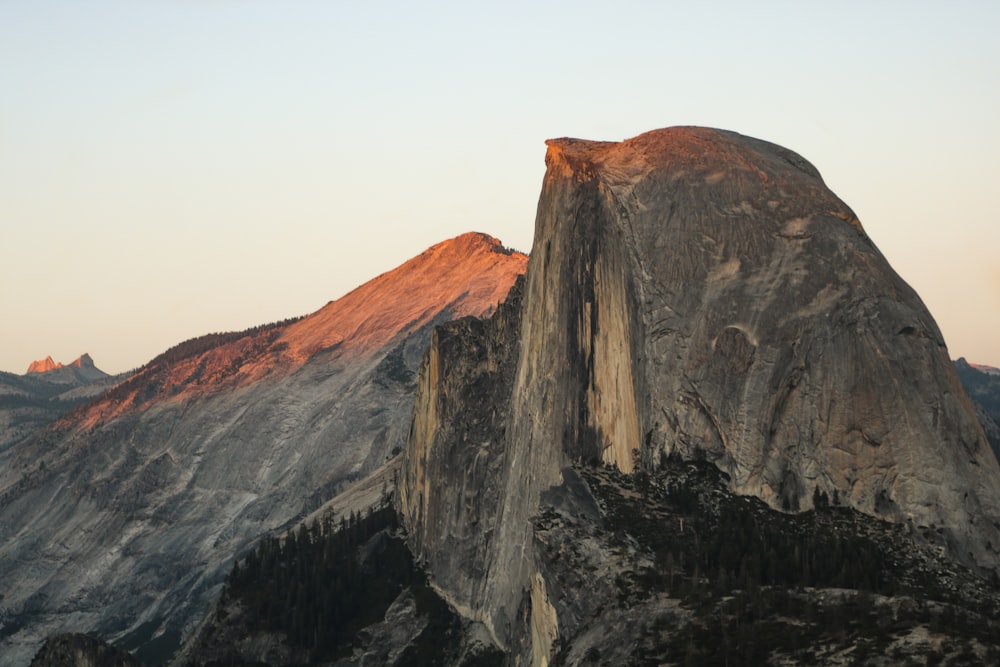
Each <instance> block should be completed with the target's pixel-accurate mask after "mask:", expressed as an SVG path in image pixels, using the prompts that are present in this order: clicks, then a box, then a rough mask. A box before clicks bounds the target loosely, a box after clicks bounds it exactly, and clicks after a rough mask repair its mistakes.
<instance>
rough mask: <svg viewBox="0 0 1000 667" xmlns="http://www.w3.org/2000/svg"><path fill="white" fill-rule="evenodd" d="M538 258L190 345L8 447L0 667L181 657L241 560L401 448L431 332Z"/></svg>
mask: <svg viewBox="0 0 1000 667" xmlns="http://www.w3.org/2000/svg"><path fill="white" fill-rule="evenodd" d="M526 262H527V258H526V256H525V255H523V254H521V253H517V252H513V251H510V250H507V249H505V248H504V247H503V246H502V245H501V244H500V243H499V242H498V241H497V240H496V239H493V238H491V237H489V236H486V235H483V234H466V235H463V236H460V237H458V238H455V239H452V240H450V241H446V242H444V243H441V244H438V245H436V246H434V247H432V248H430V249H428V250H427V251H426V252H424V253H423V254H421V255H420V256H418V257H416V258H414V259H412V260H410V261H408V262H406V263H405V264H403V265H402V266H400V267H398V268H396V269H395V270H393V271H390V272H388V273H385V274H383V275H381V276H378V277H377V278H375V279H373V280H372V281H370V282H368V283H366V284H365V285H363V286H361V287H359V288H357V289H356V290H354V291H353V292H351V293H350V294H347V295H346V296H344V297H342V298H341V299H338V300H337V301H334V302H331V303H330V304H328V305H326V306H325V307H324V308H322V309H320V310H319V311H317V312H316V313H314V314H312V315H310V316H308V317H304V318H301V319H299V320H296V321H294V322H286V323H279V324H276V325H268V326H262V327H257V328H255V329H252V330H250V331H247V332H242V333H239V334H213V335H209V336H205V337H202V338H198V339H194V340H192V341H187V342H185V343H182V344H181V345H178V346H177V347H175V348H173V349H172V350H169V351H167V352H166V353H164V354H163V355H161V356H160V357H158V358H157V359H154V360H153V361H152V362H150V363H149V364H147V366H145V367H144V368H142V369H140V370H139V371H137V372H136V373H135V374H134V375H132V376H131V377H130V378H128V379H127V380H125V381H124V382H122V383H120V384H119V385H117V386H116V387H115V388H113V389H112V390H110V391H108V392H107V393H105V394H104V395H103V396H101V397H100V398H99V399H97V400H95V401H93V402H92V403H90V404H88V405H85V406H83V407H81V408H79V409H77V410H75V411H74V412H72V413H71V414H69V415H67V416H66V417H64V418H63V419H62V420H60V421H59V422H58V423H57V424H56V425H55V426H54V427H53V428H51V429H49V430H46V431H43V432H41V433H38V434H36V435H34V436H33V437H31V438H29V439H27V440H25V441H23V442H21V443H18V445H17V446H15V447H12V448H10V449H9V450H7V451H6V452H0V527H2V528H0V533H2V534H3V535H4V536H5V539H4V540H2V541H0V580H2V581H4V582H9V583H10V585H9V586H7V587H5V589H4V591H3V594H4V597H3V598H2V599H0V621H2V622H3V623H4V624H5V625H8V624H10V625H8V627H10V628H11V631H10V632H9V633H7V634H6V635H5V636H4V638H3V640H2V642H0V656H3V657H2V658H0V664H23V662H26V660H24V658H25V656H27V657H28V658H30V656H31V655H32V654H33V653H34V651H35V650H36V649H37V645H38V644H39V643H40V641H41V640H42V639H43V638H44V637H46V636H49V635H52V634H55V633H57V632H67V631H73V632H88V633H93V634H95V635H98V636H101V637H103V638H105V639H108V640H111V641H114V642H115V643H116V644H117V645H120V646H125V647H126V648H129V649H130V650H131V649H136V653H137V655H138V656H139V657H140V658H142V659H144V660H145V659H147V658H149V657H150V656H155V657H163V656H164V655H168V654H169V651H170V650H172V648H175V647H176V645H177V643H178V642H179V640H180V638H181V636H182V634H183V633H185V632H186V631H188V630H189V629H190V627H191V625H193V624H194V623H196V622H197V621H198V620H199V619H200V614H201V613H202V612H203V611H204V610H205V609H206V608H207V606H208V604H209V603H210V601H211V600H212V599H213V598H214V596H215V594H216V593H217V591H218V589H219V586H220V583H221V580H222V577H223V576H224V575H225V574H226V573H227V572H228V570H229V569H230V567H231V566H232V562H233V559H234V558H235V557H237V556H241V555H243V553H245V552H246V550H247V549H248V548H249V547H250V545H251V544H252V543H253V542H254V541H255V540H256V539H257V538H258V537H259V536H260V535H261V534H264V533H266V532H268V531H271V530H275V529H278V528H280V527H282V526H284V525H286V524H288V523H289V522H291V521H294V520H295V519H296V518H298V517H301V516H303V515H304V514H305V513H308V512H310V511H312V510H314V509H316V508H317V507H318V506H319V505H320V504H321V503H322V502H324V501H326V500H328V499H329V498H330V497H331V496H332V495H334V494H335V493H336V491H337V490H338V489H340V488H342V487H343V486H344V485H345V484H346V483H347V482H349V481H350V480H352V479H356V478H358V477H361V476H363V475H365V474H366V473H368V472H370V471H372V470H374V469H376V468H377V467H379V466H380V465H382V464H383V463H384V462H385V460H386V458H387V457H390V456H391V455H392V454H393V453H394V452H396V451H398V450H399V449H400V448H401V447H402V446H403V444H404V443H405V437H406V432H407V428H408V426H409V421H410V414H411V407H412V397H413V392H414V388H415V371H416V369H417V366H418V365H419V362H420V359H421V357H422V355H423V353H424V350H425V349H426V347H427V344H428V341H429V338H430V335H431V331H432V330H433V328H434V326H435V325H437V324H441V323H443V322H445V321H448V320H451V319H453V318H455V317H462V316H466V315H477V316H483V315H488V314H490V313H491V312H492V311H493V310H494V309H495V308H496V306H497V304H498V302H500V301H501V300H503V298H504V297H505V295H506V293H507V291H508V290H509V288H510V286H511V284H512V283H513V282H514V279H515V278H516V276H518V275H520V274H521V273H523V271H524V268H525V265H526ZM6 536H12V537H13V538H14V539H6ZM18 660H21V661H22V662H18Z"/></svg>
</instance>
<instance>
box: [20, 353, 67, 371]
mask: <svg viewBox="0 0 1000 667" xmlns="http://www.w3.org/2000/svg"><path fill="white" fill-rule="evenodd" d="M62 367H63V365H62V364H61V363H56V362H55V361H53V359H52V357H51V356H48V357H45V358H44V359H36V360H35V361H32V362H31V363H30V364H28V372H29V373H48V372H49V371H54V370H56V369H57V368H62Z"/></svg>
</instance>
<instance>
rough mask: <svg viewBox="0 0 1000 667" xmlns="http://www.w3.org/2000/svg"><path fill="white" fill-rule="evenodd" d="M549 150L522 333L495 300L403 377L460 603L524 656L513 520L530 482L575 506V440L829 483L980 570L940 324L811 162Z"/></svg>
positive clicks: (800, 491)
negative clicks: (943, 541)
mask: <svg viewBox="0 0 1000 667" xmlns="http://www.w3.org/2000/svg"><path fill="white" fill-rule="evenodd" d="M548 145H549V149H548V153H547V156H546V164H547V167H548V169H547V172H546V175H545V180H544V184H543V187H542V194H541V198H540V201H539V205H538V216H537V221H536V230H535V240H534V245H533V249H532V256H531V261H530V263H529V267H528V274H527V281H526V286H525V290H524V297H523V306H522V308H521V321H520V326H519V334H518V339H519V340H518V342H517V343H516V346H517V349H516V350H513V351H511V350H506V351H505V350H503V349H502V347H497V346H496V345H494V343H496V342H497V341H509V340H510V339H511V338H513V336H512V334H511V333H510V330H509V326H508V325H507V324H505V321H513V319H514V315H513V314H510V315H506V316H504V317H503V318H498V319H495V320H494V321H493V323H492V324H490V325H488V326H486V327H485V328H484V331H482V332H478V333H477V332H472V331H469V332H468V333H467V334H466V333H464V332H463V331H462V330H461V329H460V328H458V327H455V326H454V325H453V326H451V327H449V328H447V329H446V330H445V331H444V332H442V333H440V334H438V336H437V337H436V338H435V340H434V342H433V344H432V347H431V350H430V352H429V354H428V356H427V360H426V363H425V365H424V367H423V370H422V373H421V380H420V386H419V389H418V395H417V409H416V412H415V418H414V423H413V428H412V431H411V435H410V441H409V445H408V449H407V451H406V455H405V456H406V458H405V460H404V473H403V476H402V488H401V490H400V496H399V497H400V507H401V509H402V510H403V512H404V515H405V516H406V521H407V525H408V527H409V530H410V534H411V543H412V544H413V546H414V549H415V551H416V553H417V555H418V557H420V558H421V559H423V560H425V561H426V562H427V565H428V568H429V570H430V572H431V573H432V576H433V578H434V580H435V582H436V584H437V585H438V586H439V587H440V588H441V589H442V592H443V593H444V594H445V595H446V596H447V597H448V598H449V599H451V600H452V601H453V602H454V603H455V606H456V608H458V609H459V610H461V611H463V612H464V613H466V614H467V615H469V616H471V617H473V618H475V619H477V620H481V621H483V622H484V623H485V624H486V626H487V627H488V628H490V629H491V631H492V632H493V635H494V639H495V640H496V641H497V643H498V644H499V645H500V646H501V647H503V648H505V649H508V650H511V651H513V652H514V654H515V655H518V656H521V657H522V658H523V659H525V660H527V659H529V658H530V659H531V660H532V661H533V662H535V663H536V664H544V663H545V661H546V660H547V659H548V656H549V655H551V654H552V646H551V645H550V643H551V641H552V638H554V637H556V636H557V635H558V634H559V628H558V624H559V618H558V614H556V613H554V611H553V610H554V607H553V598H552V597H551V595H550V594H549V593H548V591H550V590H551V586H550V585H549V584H547V583H546V581H545V578H544V573H543V572H542V571H541V570H540V568H539V567H538V563H537V558H536V555H535V554H534V552H533V549H532V546H531V545H532V528H531V523H530V519H531V518H532V517H533V516H535V515H537V513H538V510H539V506H540V498H541V497H542V494H543V493H545V492H546V491H547V490H549V489H553V490H552V491H551V492H550V495H552V494H554V496H553V497H558V498H561V500H559V501H558V502H559V503H566V502H570V501H572V502H574V503H576V504H578V505H579V506H580V508H581V510H580V511H584V509H583V508H585V507H586V506H587V503H588V500H587V496H588V494H587V492H586V489H585V486H584V485H582V484H580V483H579V482H578V480H577V478H576V477H575V475H574V474H573V473H572V471H571V470H569V469H568V468H567V464H568V463H569V462H570V461H573V460H576V459H579V458H585V459H590V458H599V459H601V460H603V461H604V462H606V463H611V464H614V465H616V466H617V467H618V468H620V469H621V470H623V471H630V470H632V469H633V466H635V465H641V466H643V467H645V468H648V469H653V468H655V467H656V466H658V465H659V464H660V461H661V458H662V457H663V455H664V454H669V453H672V452H678V453H680V454H681V455H683V456H684V457H688V458H702V457H704V458H707V459H709V460H711V461H713V462H714V463H715V464H716V465H717V466H718V467H719V468H720V469H721V470H722V471H724V472H725V473H726V474H727V475H728V476H729V479H730V484H731V487H732V489H733V490H735V491H737V492H739V493H743V494H751V495H755V496H758V497H760V498H761V499H763V500H764V501H766V502H767V503H769V504H770V505H771V506H773V507H775V508H778V509H785V510H797V509H805V508H808V507H809V506H811V503H812V496H813V493H814V491H815V490H816V489H819V491H822V492H826V493H827V494H829V495H832V494H833V492H834V491H837V492H838V494H839V497H840V499H841V501H842V502H843V503H845V504H849V505H851V506H853V507H855V508H857V509H859V510H861V511H863V512H866V513H869V514H873V515H877V516H880V517H884V518H886V519H889V520H892V521H896V522H912V523H913V524H915V525H926V526H931V525H933V526H936V527H938V528H940V529H941V530H942V531H943V532H944V534H946V535H947V536H948V539H949V540H950V546H951V553H952V554H953V556H954V557H956V558H958V559H960V560H963V561H966V562H977V563H979V564H981V565H985V566H989V567H992V566H995V565H996V564H997V552H996V551H995V550H994V547H993V546H992V545H1000V530H998V527H1000V523H998V522H1000V467H998V465H997V462H996V460H995V458H994V457H993V455H992V453H991V452H990V450H989V447H988V445H987V442H986V438H985V436H984V435H983V431H982V428H981V427H980V426H979V424H978V423H977V422H976V417H975V414H974V411H973V408H972V404H971V403H970V401H969V399H968V397H967V396H966V394H965V392H964V391H963V390H962V388H961V386H960V384H959V382H958V379H957V377H956V375H955V372H954V370H953V369H952V367H951V363H950V361H949V359H948V355H947V350H946V349H945V345H944V341H943V340H942V337H941V334H940V332H939V331H938V328H937V326H936V325H935V323H934V321H933V319H932V318H931V316H930V314H929V313H928V312H927V310H926V308H925V307H924V306H923V304H922V303H921V302H920V299H919V298H918V297H917V295H916V294H915V293H914V292H913V290H912V289H910V287H909V286H907V285H906V283H905V282H903V280H902V279H900V277H899V276H897V275H896V274H895V272H893V270H892V269H891V268H890V267H889V265H888V263H887V262H886V260H885V259H884V258H883V257H882V255H881V254H880V253H879V252H878V250H877V249H876V248H875V246H874V245H873V244H872V242H871V240H870V239H869V238H868V237H867V236H866V235H865V232H864V230H863V229H862V226H861V224H860V222H859V221H858V219H857V218H856V217H855V215H854V213H853V212H852V211H851V210H850V209H849V208H848V207H847V206H846V205H845V204H844V203H843V202H841V201H840V200H839V199H838V198H837V197H836V196H835V195H834V194H833V193H832V192H830V190H829V189H827V187H826V186H825V185H824V183H823V181H822V179H821V177H820V175H819V173H818V172H817V171H816V169H815V168H814V167H813V166H812V165H811V164H809V163H808V162H807V161H806V160H804V159H803V158H801V157H800V156H798V155H797V154H795V153H793V152H791V151H789V150H787V149H784V148H781V147H779V146H776V145H774V144H770V143H766V142H763V141H759V140H756V139H751V138H748V137H744V136H741V135H738V134H735V133H732V132H725V131H720V130H712V129H702V128H671V129H666V130H659V131H655V132H650V133H647V134H644V135H641V136H639V137H636V138H634V139H631V140H628V141H624V142H621V143H600V142H588V141H579V140H573V139H560V140H554V141H549V142H548ZM456 340H459V344H455V341H456ZM507 378H509V381H508V379H507ZM480 384H485V385H490V384H493V385H494V386H492V388H491V389H489V391H486V390H482V391H480V390H475V389H472V390H470V388H472V387H477V386H479V385H480ZM490 392H492V393H490ZM503 395H507V396H509V402H508V403H506V404H504V402H503V401H502V397H503ZM470 397H471V400H470ZM484 424H486V425H487V428H483V425H484ZM567 499H569V500H567ZM573 499H575V500H573ZM549 502H555V501H554V500H551V499H550V501H549ZM470 542H472V543H475V544H470Z"/></svg>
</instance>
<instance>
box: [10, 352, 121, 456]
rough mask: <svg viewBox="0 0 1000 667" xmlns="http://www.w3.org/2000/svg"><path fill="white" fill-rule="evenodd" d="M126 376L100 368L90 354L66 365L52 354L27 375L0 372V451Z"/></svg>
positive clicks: (32, 366) (35, 363) (30, 369)
mask: <svg viewBox="0 0 1000 667" xmlns="http://www.w3.org/2000/svg"><path fill="white" fill-rule="evenodd" d="M123 377H124V376H111V375H108V374H107V373H105V372H104V371H102V370H101V369H99V368H97V367H96V366H95V365H94V361H93V359H91V358H90V355H89V354H84V355H82V356H81V357H80V358H78V359H77V360H76V361H74V362H73V363H71V364H69V365H65V366H64V365H63V364H61V363H58V362H55V361H53V360H52V357H47V358H46V359H44V360H42V361H34V362H32V363H31V365H30V366H29V367H28V372H27V373H25V374H24V375H16V374H14V373H4V372H0V452H3V451H4V450H5V449H7V448H8V447H10V446H11V445H13V444H15V443H17V442H20V441H21V440H23V439H24V438H26V437H28V436H29V435H31V434H32V433H34V432H36V431H37V430H39V429H40V428H43V427H45V426H47V425H49V424H50V423H52V422H54V421H56V420H57V419H59V418H60V417H62V416H63V415H64V414H66V413H67V412H69V411H71V410H72V409H73V408H75V407H78V406H80V405H82V404H84V403H86V402H87V401H89V400H91V399H92V398H94V397H95V396H98V395H100V394H102V393H103V392H105V391H107V390H108V389H109V388H110V387H112V386H113V385H114V384H116V383H117V382H119V381H120V380H122V379H123Z"/></svg>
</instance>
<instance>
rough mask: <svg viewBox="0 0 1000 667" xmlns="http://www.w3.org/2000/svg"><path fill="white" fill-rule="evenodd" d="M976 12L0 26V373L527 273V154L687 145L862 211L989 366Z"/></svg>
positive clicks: (990, 178)
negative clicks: (676, 138)
mask: <svg viewBox="0 0 1000 667" xmlns="http://www.w3.org/2000/svg"><path fill="white" fill-rule="evenodd" d="M998 24H1000V6H997V5H996V4H995V3H989V2H958V3H951V4H948V5H939V4H938V3H922V2H918V3H912V2H907V3H903V2H886V3H879V4H877V5H873V4H872V3H860V2H848V3H842V4H840V5H837V6H816V7H813V6H803V5H802V4H801V3H798V4H796V3H791V2H769V3H762V4H757V5H755V6H753V7H750V6H747V5H745V4H744V3H735V2H731V3H714V4H712V5H711V6H698V7H694V6H688V5H687V4H684V5H677V6H676V8H672V7H671V6H670V3H662V4H661V3H640V2H626V3H623V4H620V5H617V6H615V7H614V8H613V9H612V8H610V7H609V6H607V5H606V4H605V3H572V4H571V3H524V4H520V3H513V4H512V3H504V4H503V5H496V6H493V5H488V6H485V7H479V6H467V5H466V4H462V3H430V4H427V3H425V4H422V5H420V6H411V5H406V4H396V3H390V4H387V5H379V6H374V5H372V6H357V7H354V6H352V7H342V6H338V3H322V2H312V1H307V2H301V3H295V4H294V5H279V4H278V3H272V2H263V1H255V0H241V1H240V2H236V1H235V0H177V1H173V2H167V1H165V0H163V1H154V2H148V3H141V4H137V3H129V2H126V1H125V0H118V1H114V2H111V1H99V2H95V3H86V4H84V3H71V2H65V1H63V2H47V1H44V0H43V1H41V2H32V3H17V4H15V3H8V4H5V5H2V6H0V59H2V61H3V62H4V63H6V64H7V66H6V67H4V68H0V90H2V91H3V97H2V101H0V216H2V220H3V224H2V227H0V248H2V249H3V253H4V256H3V262H2V263H0V267H2V268H0V313H3V318H4V329H3V337H2V339H0V370H4V371H8V372H13V373H24V372H25V370H26V369H27V367H28V365H29V363H31V361H33V360H36V359H44V358H45V357H46V356H52V358H53V359H54V360H56V361H59V362H62V363H64V364H68V363H69V362H71V361H73V360H74V359H76V358H77V357H79V356H80V355H81V354H84V353H89V354H90V355H91V356H92V357H93V359H94V361H95V363H96V364H97V366H98V367H100V368H101V369H103V370H105V371H107V372H111V373H117V372H121V371H125V370H128V369H131V368H134V367H138V366H141V365H142V364H144V363H146V362H147V361H149V360H150V359H152V358H153V357H154V356H156V355H157V354H159V353H160V352H162V351H164V350H166V349H167V348H169V347H171V346H172V345H174V344H176V343H179V342H181V341H183V340H186V339H188V338H192V337H195V336H199V335H202V334H207V333H212V332H220V331H234V330H241V329H245V328H248V327H251V326H255V325H258V324H263V323H267V322H272V321H276V320H282V319H285V318H288V317H294V316H299V315H305V314H308V313H311V312H314V311H315V310H317V309H319V308H321V307H322V306H323V305H324V304H325V303H327V302H328V301H330V300H333V299H336V298H338V297H340V296H342V295H343V294H345V293H347V292H348V291H350V290H351V289H353V288H355V287H357V286H359V285H361V284H363V283H364V282H365V281H367V280H369V279H371V278H373V277H375V276H376V275H378V274H380V273H383V272H385V271H388V270H390V269H392V268H394V267H395V266H397V265H399V264H400V263H402V262H403V261H405V260H407V259H409V258H410V257H412V256H414V255H417V254H419V253H420V252H421V251H423V250H424V249H426V248H427V247H429V246H431V245H433V244H435V243H438V242H440V241H443V240H445V239H448V238H451V237H454V236H457V235H458V234H461V233H464V232H467V231H481V232H485V233H487V234H490V235H492V236H495V237H497V238H499V239H500V240H501V241H502V242H503V243H504V244H505V245H508V246H511V247H515V248H517V249H519V250H523V251H529V250H530V245H531V239H532V235H533V231H534V217H535V216H534V214H535V205H536V202H537V198H538V193H539V190H540V188H541V180H542V174H543V173H544V162H543V158H544V154H545V146H544V140H545V139H547V138H551V137H559V136H576V137H581V138H587V139H601V140H621V139H626V138H628V137H631V136H635V135H637V134H641V133H642V132H645V131H648V130H652V129H655V128H659V127H666V126H670V125H706V126H712V127H721V128H724V129H729V130H734V131H736V132H740V133H742V134H746V135H750V136H754V137H758V138H761V139H765V140H767V141H772V142H774V143H777V144H780V145H783V146H785V147H787V148H789V149H791V150H794V151H796V152H798V153H800V154H801V155H802V156H803V157H805V158H806V159H807V160H809V161H810V162H811V163H812V164H814V165H815V166H816V167H817V169H819V171H820V173H821V174H822V175H823V177H824V179H825V181H826V183H827V184H828V185H829V186H830V188H831V189H832V190H833V191H834V192H835V193H836V194H837V195H838V196H839V197H840V198H841V199H843V200H844V201H845V202H846V203H847V204H848V205H849V206H850V207H851V208H852V209H854V211H855V212H856V213H857V215H858V217H859V218H860V220H861V222H862V224H863V225H864V227H865V230H866V231H867V233H868V234H869V236H870V237H871V238H872V239H873V240H874V242H875V243H876V245H877V246H878V247H879V249H880V250H881V251H882V252H883V254H885V256H886V257H887V259H888V260H889V262H890V264H892V266H893V268H895V269H896V271H897V272H898V273H899V274H900V275H901V276H902V277H903V278H904V279H905V280H906V281H907V282H908V283H909V284H910V285H912V286H913V287H914V289H915V290H916V291H917V293H918V294H919V295H920V296H921V298H922V299H923V300H924V302H925V303H926V305H927V306H928V308H929V310H930V312H931V314H932V315H933V316H934V318H935V319H936V321H937V322H938V325H939V326H940V327H941V329H942V332H943V334H944V336H945V340H946V342H947V344H948V348H949V353H950V355H951V357H952V358H958V357H966V358H967V359H968V360H969V361H970V362H974V363H980V364H987V365H992V366H1000V344H998V343H997V342H996V340H997V335H996V334H997V331H998V330H1000V254H998V252H997V251H998V248H1000V225H998V224H997V221H996V220H995V213H994V211H993V203H992V201H991V194H992V190H993V188H994V187H995V186H994V184H995V183H996V182H997V180H998V176H1000V166H998V162H997V155H998V154H1000V128H998V127H997V124H996V122H995V119H996V118H997V117H998V116H1000V90H998V82H1000V44H998V42H997V40H996V39H995V37H994V35H993V32H994V30H993V28H994V27H995V26H996V25H998Z"/></svg>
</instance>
